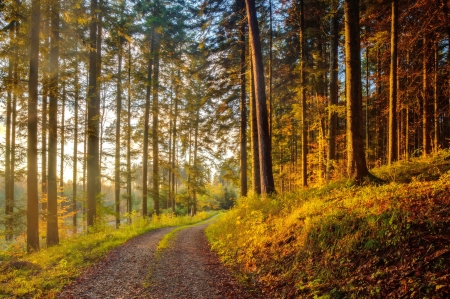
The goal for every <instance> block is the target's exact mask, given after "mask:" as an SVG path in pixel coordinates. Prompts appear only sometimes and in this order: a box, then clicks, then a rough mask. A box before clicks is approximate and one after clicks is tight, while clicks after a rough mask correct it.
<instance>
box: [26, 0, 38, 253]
mask: <svg viewBox="0 0 450 299" xmlns="http://www.w3.org/2000/svg"><path fill="white" fill-rule="evenodd" d="M40 5H41V4H40V1H39V0H32V2H31V33H30V72H29V80H28V122H27V127H28V139H27V251H28V252H31V251H37V250H39V197H38V196H39V195H38V181H37V178H38V171H37V123H38V113H37V103H38V78H39V72H38V70H39V27H40V21H41V20H40V18H41V16H40Z"/></svg>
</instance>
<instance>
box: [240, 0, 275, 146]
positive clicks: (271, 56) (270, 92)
mask: <svg viewBox="0 0 450 299" xmlns="http://www.w3.org/2000/svg"><path fill="white" fill-rule="evenodd" d="M242 2H244V1H242ZM272 23H273V16H272V0H269V136H270V148H272V137H273V136H272V128H273V117H274V116H273V109H274V108H273V106H274V105H273V99H272V71H273V67H272V65H273V51H272V47H273V26H272V25H273V24H272Z"/></svg>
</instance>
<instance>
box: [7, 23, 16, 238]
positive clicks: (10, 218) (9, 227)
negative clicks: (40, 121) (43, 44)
mask: <svg viewBox="0 0 450 299" xmlns="http://www.w3.org/2000/svg"><path fill="white" fill-rule="evenodd" d="M9 37H10V42H11V43H12V41H13V39H14V30H13V28H11V29H10V34H9ZM15 58H16V57H15ZM13 60H14V59H13V58H12V57H10V58H9V62H8V79H7V80H8V81H7V82H8V84H7V95H6V128H5V129H6V132H5V139H6V140H5V220H6V225H5V240H6V241H10V240H12V238H13V223H12V222H13V211H14V208H13V207H14V203H13V199H12V198H11V197H10V195H11V192H10V188H11V181H12V177H11V115H12V111H11V110H12V108H11V105H12V98H13V97H14V96H13V94H14V93H15V88H14V78H13V64H14V62H13Z"/></svg>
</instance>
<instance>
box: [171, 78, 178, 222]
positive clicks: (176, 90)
mask: <svg viewBox="0 0 450 299" xmlns="http://www.w3.org/2000/svg"><path fill="white" fill-rule="evenodd" d="M179 78H180V71H178V76H177V79H179ZM178 84H179V82H178V80H177V82H176V83H175V103H174V105H175V107H174V117H173V133H172V134H173V137H172V140H173V142H172V194H173V202H172V212H174V213H175V208H176V206H175V205H176V204H175V202H176V201H175V198H176V193H175V165H176V164H175V163H176V156H177V155H176V140H177V118H178Z"/></svg>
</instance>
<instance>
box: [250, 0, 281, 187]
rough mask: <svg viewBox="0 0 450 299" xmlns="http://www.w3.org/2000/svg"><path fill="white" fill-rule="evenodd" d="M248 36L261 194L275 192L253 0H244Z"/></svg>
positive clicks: (262, 70)
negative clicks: (253, 86)
mask: <svg viewBox="0 0 450 299" xmlns="http://www.w3.org/2000/svg"><path fill="white" fill-rule="evenodd" d="M246 7H247V18H248V25H249V38H250V44H251V52H252V62H253V74H254V78H255V95H256V99H255V102H256V115H257V123H258V144H259V158H260V167H261V168H260V177H261V192H262V194H270V193H274V192H275V183H274V180H273V173H272V156H271V152H270V151H271V149H270V136H269V125H268V118H267V117H268V115H267V106H266V91H265V86H264V67H263V58H262V53H261V43H260V39H259V28H258V20H257V19H256V8H255V1H254V0H246Z"/></svg>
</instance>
